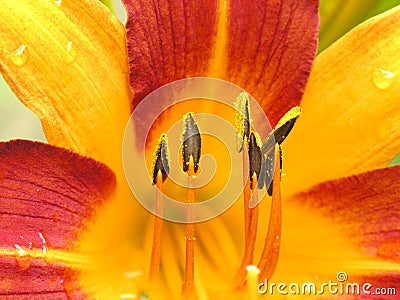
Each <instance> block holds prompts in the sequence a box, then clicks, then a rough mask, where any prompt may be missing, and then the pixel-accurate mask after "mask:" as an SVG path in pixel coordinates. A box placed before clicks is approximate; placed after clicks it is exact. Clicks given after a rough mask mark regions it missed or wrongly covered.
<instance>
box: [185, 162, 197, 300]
mask: <svg viewBox="0 0 400 300" xmlns="http://www.w3.org/2000/svg"><path fill="white" fill-rule="evenodd" d="M187 174H188V176H189V177H188V200H187V203H188V204H189V205H190V204H193V203H194V202H195V197H194V189H193V188H192V186H193V176H194V174H195V172H194V161H193V156H192V155H191V156H190V158H189V168H188V171H187ZM187 214H188V222H189V223H187V224H186V236H185V239H186V262H185V278H184V281H183V286H182V296H183V299H191V298H192V297H193V295H194V242H195V240H196V238H195V235H194V233H195V226H194V223H193V222H192V221H193V220H194V213H193V207H192V206H191V205H190V206H188V211H187Z"/></svg>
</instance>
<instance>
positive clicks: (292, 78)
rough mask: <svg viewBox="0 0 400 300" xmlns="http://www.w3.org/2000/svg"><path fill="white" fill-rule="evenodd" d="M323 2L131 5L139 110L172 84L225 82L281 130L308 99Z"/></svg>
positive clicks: (141, 0)
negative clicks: (296, 107)
mask: <svg viewBox="0 0 400 300" xmlns="http://www.w3.org/2000/svg"><path fill="white" fill-rule="evenodd" d="M316 2H317V1H310V0H301V1H295V0H288V1H283V0H278V1H271V0H270V1H268V0H252V1H250V0H231V1H228V3H227V5H226V6H225V5H223V4H222V3H223V1H216V0H203V1H195V0H190V1H184V2H182V1H172V0H170V1H157V2H154V1H147V0H124V4H125V6H126V8H127V12H128V22H127V25H126V27H127V39H128V52H129V62H130V75H131V77H130V78H131V79H130V80H131V86H132V88H133V90H134V93H135V96H134V99H133V107H135V106H136V105H137V104H138V103H139V102H140V101H141V100H142V99H143V98H144V97H145V96H146V95H148V94H149V93H150V92H151V91H153V90H155V89H157V88H158V87H160V86H162V85H164V84H166V83H169V82H172V81H175V80H178V79H182V78H186V77H194V76H210V77H219V78H221V79H225V80H228V81H231V82H233V83H235V84H237V85H239V86H241V87H242V88H244V89H245V90H247V91H248V92H250V93H251V94H252V95H253V96H254V97H255V98H256V99H257V100H258V101H260V102H261V103H262V105H263V107H264V109H265V111H266V112H267V113H268V117H269V118H270V121H271V123H272V125H274V124H276V122H277V121H278V120H279V118H280V117H281V116H282V115H283V114H284V113H285V112H286V111H287V110H288V108H290V107H292V106H294V105H297V104H298V103H299V102H300V98H301V96H302V94H303V89H304V86H305V84H306V81H307V78H308V75H309V72H310V69H311V65H312V61H313V58H314V55H315V52H316V47H317V29H318V25H319V19H318V5H317V3H316ZM233 100H234V99H232V101H233Z"/></svg>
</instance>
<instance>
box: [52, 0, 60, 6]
mask: <svg viewBox="0 0 400 300" xmlns="http://www.w3.org/2000/svg"><path fill="white" fill-rule="evenodd" d="M53 3H54V4H55V5H57V6H60V5H61V3H62V0H54V1H53Z"/></svg>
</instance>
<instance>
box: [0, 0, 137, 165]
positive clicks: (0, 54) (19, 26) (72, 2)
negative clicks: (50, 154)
mask: <svg viewBox="0 0 400 300" xmlns="http://www.w3.org/2000/svg"><path fill="white" fill-rule="evenodd" d="M0 32H1V44H0V69H1V72H2V73H3V76H4V77H5V79H6V81H7V82H8V84H9V85H10V86H11V88H12V90H13V91H14V93H15V94H16V95H17V96H18V98H19V99H20V100H21V101H22V102H23V103H24V104H25V105H26V106H27V107H28V108H30V109H31V110H32V111H34V112H35V113H36V114H37V115H38V117H39V118H40V119H41V121H42V124H43V128H44V131H45V134H46V137H47V139H48V141H49V143H51V144H54V145H57V146H61V147H64V148H68V149H71V150H73V151H75V152H78V153H80V154H84V155H88V156H91V157H92V158H95V159H97V160H99V161H101V162H103V163H106V164H107V165H109V166H110V167H111V168H112V169H114V171H117V172H118V171H119V170H117V169H118V168H120V167H119V165H120V157H121V155H120V148H121V143H122V142H121V141H122V135H123V130H124V127H125V124H126V122H127V119H128V118H129V99H130V93H131V92H130V89H129V86H128V67H127V58H126V54H125V36H124V28H123V26H122V24H120V23H119V21H118V20H117V19H116V18H115V17H113V16H112V15H111V13H110V12H109V11H108V10H107V8H106V7H105V6H103V5H102V4H100V2H99V1H90V0H83V1H82V0H69V1H62V0H57V1H56V0H55V1H44V0H41V1H37V0H21V1H1V3H0Z"/></svg>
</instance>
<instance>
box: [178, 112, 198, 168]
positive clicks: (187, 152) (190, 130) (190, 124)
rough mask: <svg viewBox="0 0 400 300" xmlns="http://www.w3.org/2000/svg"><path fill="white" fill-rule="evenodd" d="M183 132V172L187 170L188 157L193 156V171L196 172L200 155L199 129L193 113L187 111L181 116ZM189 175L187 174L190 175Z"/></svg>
mask: <svg viewBox="0 0 400 300" xmlns="http://www.w3.org/2000/svg"><path fill="white" fill-rule="evenodd" d="M183 123H184V124H183V133H182V146H183V147H182V156H183V172H188V168H189V157H190V156H192V158H193V163H194V165H193V173H192V175H194V174H195V173H197V171H198V168H199V161H200V155H201V137H200V131H199V128H198V126H197V123H196V121H195V120H194V117H193V113H187V114H186V115H184V116H183ZM192 175H189V176H192Z"/></svg>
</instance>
